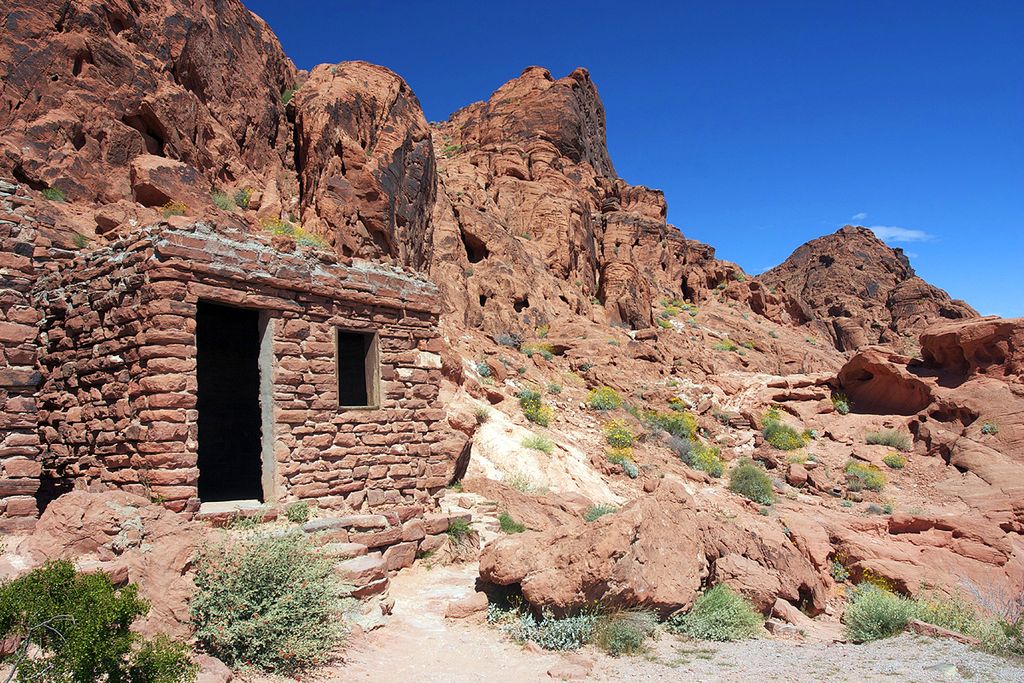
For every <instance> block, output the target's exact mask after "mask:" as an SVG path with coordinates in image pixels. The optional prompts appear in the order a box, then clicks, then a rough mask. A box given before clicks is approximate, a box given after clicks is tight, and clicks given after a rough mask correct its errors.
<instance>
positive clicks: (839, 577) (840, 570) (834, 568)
mask: <svg viewBox="0 0 1024 683" xmlns="http://www.w3.org/2000/svg"><path fill="white" fill-rule="evenodd" d="M831 573H832V578H833V579H835V580H836V581H837V582H839V583H844V582H846V581H848V580H849V579H850V570H849V569H847V568H846V567H845V565H843V563H842V562H840V561H839V560H832V565H831Z"/></svg>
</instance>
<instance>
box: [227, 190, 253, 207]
mask: <svg viewBox="0 0 1024 683" xmlns="http://www.w3.org/2000/svg"><path fill="white" fill-rule="evenodd" d="M232 199H234V200H235V205H236V206H239V207H241V208H243V209H248V208H249V200H250V199H252V190H250V189H249V188H247V187H243V188H241V189H239V190H236V191H235V194H234V196H233V197H232Z"/></svg>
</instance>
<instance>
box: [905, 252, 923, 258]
mask: <svg viewBox="0 0 1024 683" xmlns="http://www.w3.org/2000/svg"><path fill="white" fill-rule="evenodd" d="M903 255H904V256H906V257H907V258H921V255H920V254H918V253H917V252H916V251H905V252H903Z"/></svg>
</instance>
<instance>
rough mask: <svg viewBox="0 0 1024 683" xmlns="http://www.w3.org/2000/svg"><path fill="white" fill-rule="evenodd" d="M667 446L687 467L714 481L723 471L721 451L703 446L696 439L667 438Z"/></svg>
mask: <svg viewBox="0 0 1024 683" xmlns="http://www.w3.org/2000/svg"><path fill="white" fill-rule="evenodd" d="M668 446H669V448H671V449H672V450H673V451H675V452H676V455H678V456H679V458H680V459H681V460H682V461H683V462H685V463H686V464H687V465H689V466H690V467H692V468H694V469H698V470H701V471H703V472H707V473H708V474H709V475H711V476H712V477H715V478H716V479H717V478H718V477H721V476H722V474H723V472H724V471H725V462H724V461H723V460H722V451H721V449H719V448H718V447H717V446H705V445H704V444H703V443H701V442H700V441H699V440H697V439H692V438H685V437H675V436H673V437H670V438H669V441H668Z"/></svg>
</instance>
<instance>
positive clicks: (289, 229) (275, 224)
mask: <svg viewBox="0 0 1024 683" xmlns="http://www.w3.org/2000/svg"><path fill="white" fill-rule="evenodd" d="M260 227H261V228H263V229H264V230H266V231H267V232H269V233H271V234H272V235H284V236H286V237H291V238H292V239H294V240H295V243H296V244H298V245H301V246H306V247H326V246H327V243H326V242H324V241H323V239H322V238H320V237H319V236H317V235H314V234H313V233H311V232H307V231H306V230H304V229H303V228H302V226H300V225H294V224H292V223H291V222H290V221H286V220H284V219H282V218H274V217H270V216H267V217H264V218H261V219H260Z"/></svg>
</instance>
